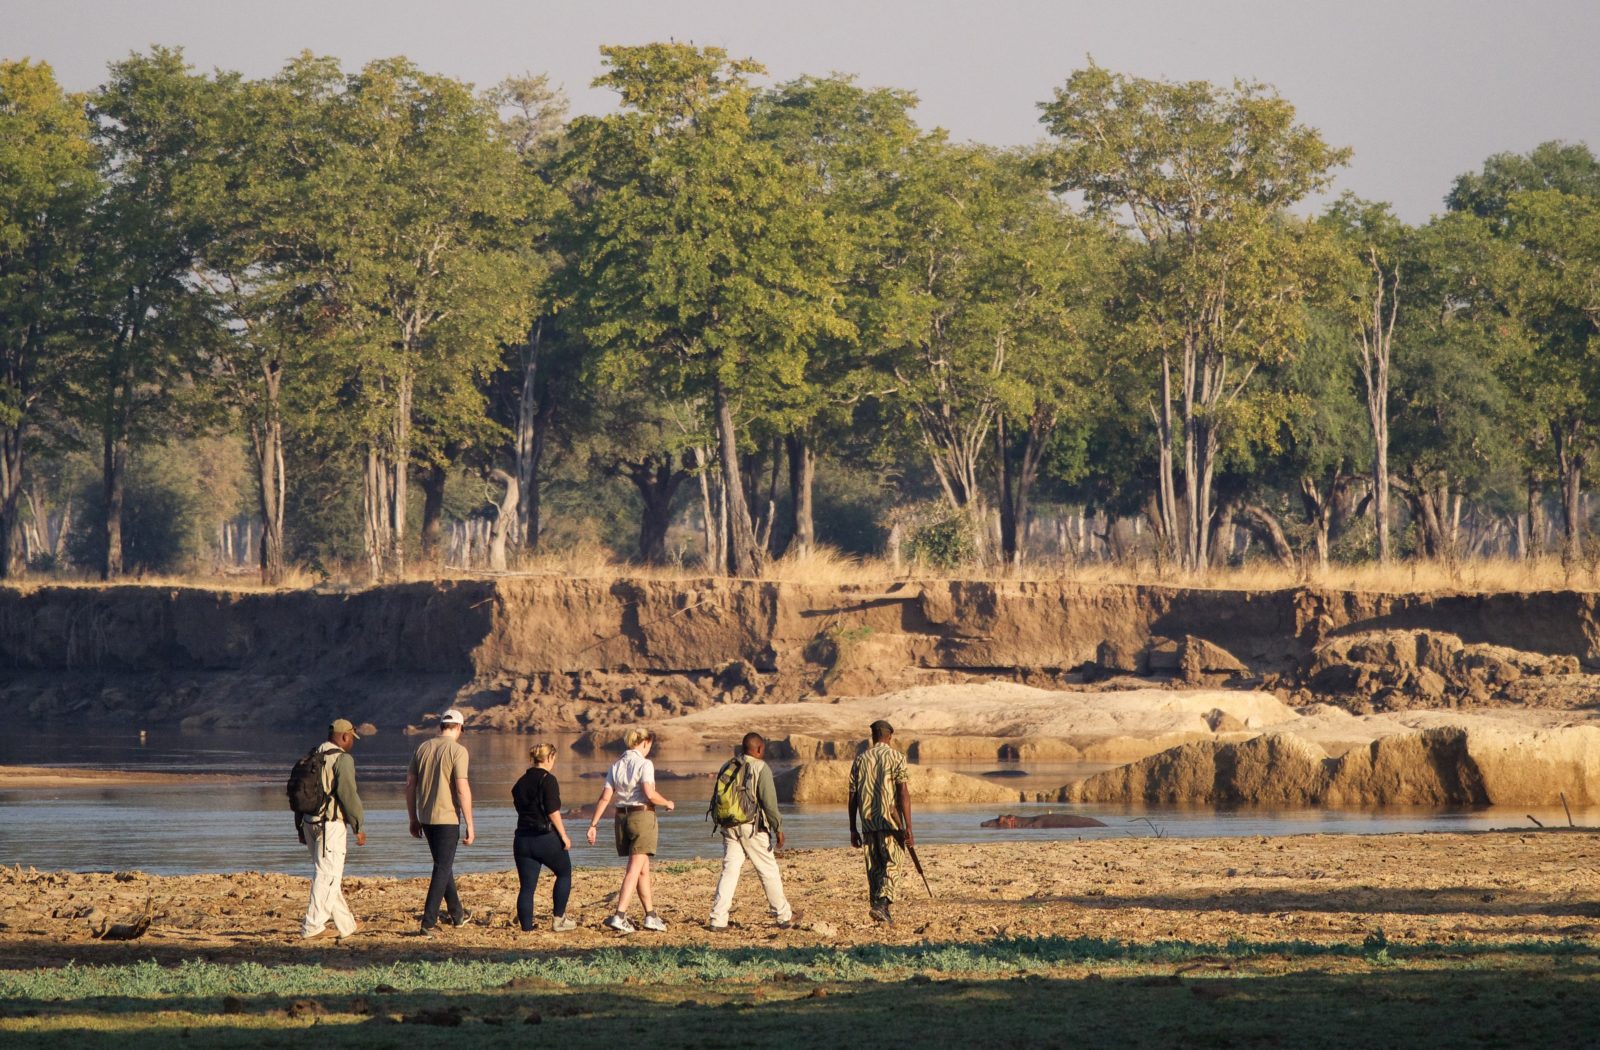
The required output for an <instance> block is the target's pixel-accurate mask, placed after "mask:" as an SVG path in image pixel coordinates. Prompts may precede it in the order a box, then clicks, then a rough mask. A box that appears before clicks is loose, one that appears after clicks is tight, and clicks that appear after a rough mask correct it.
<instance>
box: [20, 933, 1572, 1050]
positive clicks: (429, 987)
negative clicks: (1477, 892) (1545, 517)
mask: <svg viewBox="0 0 1600 1050" xmlns="http://www.w3.org/2000/svg"><path fill="white" fill-rule="evenodd" d="M1385 950H1386V951H1387V952H1388V953H1389V954H1388V957H1387V958H1386V959H1383V960H1375V959H1373V958H1372V953H1371V951H1370V949H1369V948H1368V947H1367V946H1365V945H1355V944H1341V945H1314V944H1307V943H1305V942H1297V941H1289V942H1281V943H1246V942H1234V943H1230V944H1224V945H1215V944H1202V943H1190V942H1185V941H1172V942H1162V943H1156V944H1149V945H1129V944H1121V943H1118V942H1115V941H1102V940H1095V939H1077V940H1068V939H1063V938H1039V939H1028V940H1001V941H995V942H990V943H987V944H976V945H908V946H885V945H876V946H863V947H858V948H852V949H848V950H843V951H834V950H832V949H828V948H807V949H801V948H787V949H759V948H741V949H710V948H682V949H636V950H634V949H624V950H618V949H606V950H602V951H597V952H593V953H588V954H573V955H569V956H561V957H542V958H541V957H531V958H530V957H521V958H514V959H505V960H497V961H487V960H479V961H472V962H456V961H451V960H437V961H426V962H424V961H418V962H408V963H403V964H397V965H393V966H369V967H360V968H356V969H351V970H338V969H329V968H324V967H320V966H279V967H265V966H259V965H254V964H238V965H218V964H212V963H202V962H191V963H185V964H183V965H180V966H177V967H171V968H167V967H161V966H158V965H156V964H154V963H142V964H134V965H131V966H109V967H89V968H85V967H70V966H69V967H63V968H61V969H58V970H38V971H25V972H12V973H7V974H4V975H0V996H3V997H4V1000H5V1004H6V1005H5V1007H4V1010H3V1012H0V1040H3V1041H4V1042H5V1044H6V1045H7V1046H8V1047H29V1048H32V1047H73V1048H77V1047H107V1048H115V1050H143V1048H145V1047H154V1046H168V1045H173V1043H175V1042H176V1041H178V1040H180V1039H181V1040H183V1042H182V1045H185V1046H200V1047H211V1046H216V1047H230V1048H233V1047H256V1046H274V1045H277V1046H283V1045H292V1044H293V1043H294V1042H295V1041H297V1040H303V1039H304V1038H306V1036H307V1035H309V1034H310V1033H305V1032H303V1030H304V1029H306V1028H308V1027H309V1026H311V1025H312V1024H315V1025H316V1032H315V1040H316V1042H317V1045H319V1046H350V1047H388V1046H397V1045H405V1046H407V1047H408V1048H412V1047H414V1048H421V1047H457V1046H460V1047H467V1046H471V1047H485V1046H487V1047H501V1046H505V1047H511V1046H525V1045H527V1044H528V1043H529V1042H530V1041H533V1042H545V1043H550V1044H552V1045H560V1046H563V1047H585V1046H617V1045H625V1044H630V1043H633V1042H637V1041H639V1040H641V1039H645V1040H647V1041H648V1043H649V1045H650V1046H652V1047H690V1046H693V1047H721V1046H751V1045H760V1046H781V1047H805V1048H814V1047H816V1046H819V1045H835V1044H842V1043H851V1044H855V1045H912V1044H916V1043H927V1044H928V1045H1012V1046H1059V1045H1064V1044H1067V1043H1071V1044H1074V1045H1099V1044H1111V1043H1114V1044H1116V1045H1131V1046H1158V1045H1159V1046H1174V1045H1190V1046H1193V1045H1239V1044H1248V1043H1258V1042H1264V1043H1267V1044H1270V1045H1292V1046H1308V1047H1340V1048H1345V1047H1352V1046H1366V1045H1375V1044H1378V1045H1465V1044H1469V1043H1470V1044H1483V1043H1487V1044H1491V1045H1493V1044H1502V1045H1523V1044H1530V1045H1532V1044H1536V1045H1552V1046H1555V1045H1577V1044H1578V1043H1581V1042H1583V1041H1584V1040H1586V1039H1588V1038H1589V1037H1590V1035H1591V1034H1592V1032H1593V1030H1594V1028H1593V1026H1594V1025H1595V1024H1596V1023H1597V1022H1600V996H1596V995H1595V994H1594V993H1595V991H1596V990H1597V981H1600V958H1597V956H1596V953H1595V950H1594V949H1593V948H1592V947H1589V946H1585V945H1580V944H1576V943H1573V942H1565V941H1558V942H1507V943H1502V944H1477V945H1472V946H1458V945H1417V946H1407V947H1401V946H1397V945H1394V944H1390V945H1388V946H1387V947H1386V949H1385ZM402 1023H403V1024H405V1027H404V1028H401V1027H396V1025H397V1024H402ZM530 1023H537V1024H539V1025H540V1026H541V1027H540V1028H539V1030H538V1031H537V1033H536V1036H537V1038H534V1036H535V1033H533V1032H530V1031H529V1029H528V1028H527V1027H526V1025H528V1024H530Z"/></svg>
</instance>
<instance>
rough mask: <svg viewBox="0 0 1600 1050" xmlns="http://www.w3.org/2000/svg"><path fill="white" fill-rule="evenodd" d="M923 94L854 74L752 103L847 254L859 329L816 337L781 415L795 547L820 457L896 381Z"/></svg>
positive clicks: (843, 293) (843, 285)
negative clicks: (893, 338) (898, 205)
mask: <svg viewBox="0 0 1600 1050" xmlns="http://www.w3.org/2000/svg"><path fill="white" fill-rule="evenodd" d="M915 105H916V98H915V96H913V95H912V94H910V93H909V92H905V91H897V90H894V89H890V88H865V87H861V86H860V85H858V84H856V83H855V82H854V78H852V77H847V76H841V75H834V76H830V77H809V76H808V77H800V78H798V79H796V80H792V81H789V82H788V83H785V84H780V85H778V86H777V87H776V88H774V89H773V90H772V91H769V92H766V93H764V94H762V95H761V96H759V97H758V98H757V99H756V102H755V113H754V118H753V119H754V123H755V129H756V133H757V134H758V135H759V136H761V137H762V138H763V139H765V140H767V141H769V142H771V143H772V144H773V146H774V147H775V148H776V149H777V150H778V152H779V153H780V154H781V155H782V157H783V159H784V161H785V162H786V163H788V164H790V165H791V166H794V167H797V168H801V169H803V170H805V171H807V172H808V173H809V174H810V176H811V177H810V178H809V179H808V180H807V182H806V183H805V187H806V190H807V192H808V193H809V194H810V196H811V199H812V201H813V203H814V204H815V206H816V207H818V208H820V209H821V211H822V213H823V215H824V216H825V217H826V221H827V224H828V227H829V228H830V229H831V230H832V231H834V233H835V235H836V236H838V237H839V238H840V241H841V244H842V248H843V251H844V256H843V264H842V279H841V280H840V281H839V284H838V291H839V295H840V299H839V304H838V309H839V312H840V313H841V314H842V315H843V316H844V317H845V318H846V319H848V320H849V322H850V324H851V326H852V328H853V329H854V330H853V331H850V332H845V333H842V334H840V335H837V336H827V335H824V336H822V337H820V338H818V339H817V340H816V343H815V345H814V346H813V347H812V348H811V350H810V353H809V354H808V355H807V359H806V369H805V380H804V382H803V383H802V384H801V385H800V386H799V387H798V388H797V389H796V390H795V391H794V392H793V393H794V396H793V399H792V401H791V402H790V404H789V405H787V406H786V411H785V412H783V413H782V415H781V418H780V419H778V420H776V421H775V422H776V424H777V427H778V429H780V430H782V431H783V434H782V437H783V443H784V448H785V451H786V453H787V456H788V466H789V470H788V480H789V510H790V521H789V543H788V549H789V550H792V551H796V552H804V551H807V550H810V549H811V547H812V546H813V545H814V544H815V542H816V523H815V521H814V510H813V504H814V501H813V498H812V487H813V484H814V480H815V476H816V461H817V456H818V453H819V451H824V450H827V449H829V448H836V447H838V444H839V442H840V441H841V439H842V438H843V437H844V434H845V432H847V431H848V430H849V429H850V428H851V426H852V425H853V423H854V417H855V411H854V410H855V408H856V406H857V405H859V404H860V403H861V401H862V399H863V398H864V397H867V396H869V395H871V394H873V393H875V392H882V391H886V390H888V389H889V388H890V387H891V386H892V385H893V379H892V376H890V374H889V367H888V364H887V362H886V361H885V360H884V356H885V355H884V352H883V351H884V340H883V339H882V338H881V334H882V333H881V332H880V331H879V328H880V326H881V324H882V323H883V322H884V320H885V317H884V312H883V311H882V310H880V309H879V304H880V302H881V295H882V291H883V285H884V283H885V282H886V281H892V280H894V277H893V275H892V273H893V271H892V268H891V265H890V264H891V262H892V255H893V253H894V252H895V248H896V233H895V211H894V207H893V203H894V196H895V193H896V191H897V189H898V187H899V186H900V185H901V182H902V180H903V178H904V177H905V174H906V172H907V170H908V167H909V165H910V163H911V162H912V157H913V148H914V146H915V145H916V143H917V141H918V138H919V137H920V136H919V132H918V130H917V127H916V124H915V123H914V122H913V120H912V118H911V110H912V108H913V107H914V106H915Z"/></svg>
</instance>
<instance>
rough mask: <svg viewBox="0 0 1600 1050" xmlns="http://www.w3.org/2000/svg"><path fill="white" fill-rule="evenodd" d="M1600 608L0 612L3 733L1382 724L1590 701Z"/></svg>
mask: <svg viewBox="0 0 1600 1050" xmlns="http://www.w3.org/2000/svg"><path fill="white" fill-rule="evenodd" d="M1596 606H1597V596H1596V595H1595V594H1593V593H1585V592H1570V591H1567V592H1540V593H1532V594H1435V595H1399V594H1377V593H1356V592H1330V591H1322V590H1312V589H1293V590H1278V591H1258V592H1252V591H1227V590H1202V589H1192V588H1171V587H1158V586H1131V585H1092V586H1090V585H1079V584H1072V583H1055V582H1007V583H990V582H963V581H921V582H915V581H899V582H894V583H887V584H884V585H883V586H881V587H866V586H823V585H817V586H811V585H805V584H796V583H778V582H762V581H746V580H721V579H703V580H683V581H656V580H638V579H626V578H624V579H597V578H567V577H511V578H500V579H495V580H482V581H478V580H469V581H438V582H433V583H411V584H403V585H396V586H391V587H382V588H376V589H373V590H367V591H360V592H352V593H332V592H315V591H297V592H282V593H276V594H260V593H228V592H218V591H209V590H189V589H173V588H157V587H140V586H128V587H113V588H101V589H95V588H79V587H73V588H67V587H61V588H42V589H38V590H33V591H29V592H26V593H22V592H17V591H0V675H3V678H0V711H3V712H4V713H5V714H6V715H7V716H10V717H13V718H15V717H29V718H37V719H45V720H51V721H65V720H68V719H72V720H77V721H78V722H80V723H83V724H88V725H94V724H99V725H122V726H146V725H162V724H179V725H183V726H185V727H186V728H193V729H205V728H210V727H227V728H235V727H243V726H257V725H273V726H280V727H290V726H293V727H307V728H310V727H315V726H317V725H318V724H321V723H324V722H325V721H326V719H327V717H328V715H329V712H330V711H337V712H339V713H340V714H343V715H345V716H347V717H350V718H352V719H355V720H356V721H366V722H372V723H374V724H376V725H378V726H379V727H382V728H397V727H399V726H401V725H406V724H413V723H417V722H419V721H421V720H423V719H425V717H426V716H427V714H428V713H430V712H437V711H439V710H441V709H443V708H444V707H446V706H448V705H451V704H458V705H460V706H464V707H466V708H469V709H470V710H471V712H472V717H471V723H472V724H473V725H474V726H478V727H484V728H500V729H513V730H523V731H537V730H554V729H584V728H599V727H604V726H610V725H617V724H620V723H624V722H629V721H638V720H643V719H660V718H665V717H671V716H674V715H681V714H685V713H687V712H691V711H696V710H700V709H703V708H707V707H711V706H714V705H716V704H719V703H752V702H753V703H778V702H787V701H793V700H798V699H803V698H806V697H814V696H827V697H834V696H840V695H851V696H866V695H874V694H879V693H883V692H886V691H889V690H893V689H899V688H905V687H909V686H917V685H928V684H937V683H941V682H961V681H974V680H985V681H987V680H993V679H1001V680H1010V681H1017V682H1023V683H1028V684H1032V685H1038V686H1044V687H1048V688H1060V689H1086V688H1095V689H1105V688H1126V687H1128V686H1129V685H1133V684H1143V685H1147V686H1148V685H1152V684H1153V685H1158V686H1166V687H1179V688H1185V687H1187V688H1196V687H1213V688H1214V687H1226V688H1256V689H1267V690H1271V691H1273V692H1276V693H1277V694H1278V695H1279V696H1281V697H1283V698H1284V699H1286V700H1289V701H1291V702H1304V701H1309V700H1312V699H1333V700H1335V701H1338V702H1343V703H1347V704H1349V705H1352V706H1354V707H1355V708H1357V709H1361V708H1362V707H1363V706H1364V707H1365V708H1367V709H1372V708H1374V707H1375V708H1376V709H1378V710H1386V709H1393V708H1397V707H1408V706H1410V707H1414V706H1440V707H1455V706H1463V705H1465V706H1472V705H1497V704H1517V705H1524V704H1537V705H1540V706H1573V705H1576V704H1579V703H1583V702H1590V701H1592V699H1593V697H1594V689H1593V686H1594V684H1595V682H1596V679H1595V678H1594V676H1593V675H1591V674H1589V673H1587V672H1590V671H1593V670H1596V669H1600V615H1597V608H1596ZM1356 636H1361V638H1362V639H1363V642H1362V644H1361V645H1353V644H1351V643H1350V641H1349V640H1350V639H1352V638H1355V637H1356ZM1441 637H1443V638H1445V640H1446V641H1445V642H1444V643H1441V642H1440V638H1441ZM1340 639H1344V640H1345V641H1344V642H1343V643H1339V640H1340ZM1336 643H1339V644H1336ZM1474 647H1477V648H1474ZM1397 653H1398V654H1400V655H1399V656H1396V654H1397ZM1401 657H1405V659H1401ZM1552 657H1553V658H1556V659H1553V660H1552V659H1546V658H1552ZM1375 659H1376V660H1380V661H1381V662H1379V663H1374V662H1373V661H1374V660H1375ZM1534 682H1536V683H1538V688H1536V689H1530V688H1529V683H1534Z"/></svg>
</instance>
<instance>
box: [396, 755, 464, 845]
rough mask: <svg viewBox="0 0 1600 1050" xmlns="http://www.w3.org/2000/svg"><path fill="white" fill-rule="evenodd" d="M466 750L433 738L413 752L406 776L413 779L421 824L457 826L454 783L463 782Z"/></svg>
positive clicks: (458, 819)
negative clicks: (415, 779) (415, 785)
mask: <svg viewBox="0 0 1600 1050" xmlns="http://www.w3.org/2000/svg"><path fill="white" fill-rule="evenodd" d="M467 761H468V760H467V749H466V748H464V747H462V746H461V743H460V741H457V740H451V739H450V738H449V737H447V736H436V737H434V738H433V739H432V740H429V741H428V742H427V743H425V744H423V745H422V746H421V747H419V748H417V753H416V754H414V755H412V756H411V768H410V769H409V770H408V772H409V773H410V774H411V775H412V776H414V777H416V778H417V819H418V820H419V821H421V822H422V823H424V824H457V823H460V820H461V818H460V817H459V816H457V815H456V793H455V788H456V781H457V780H465V779H467Z"/></svg>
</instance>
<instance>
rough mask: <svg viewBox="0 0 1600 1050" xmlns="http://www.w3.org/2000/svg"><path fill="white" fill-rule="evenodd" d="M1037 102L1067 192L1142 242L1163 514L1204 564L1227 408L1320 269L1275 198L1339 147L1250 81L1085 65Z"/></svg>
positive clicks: (1298, 189)
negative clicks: (1223, 82)
mask: <svg viewBox="0 0 1600 1050" xmlns="http://www.w3.org/2000/svg"><path fill="white" fill-rule="evenodd" d="M1041 108H1042V110H1043V117H1042V121H1043V123H1044V124H1045V126H1046V127H1047V128H1048V129H1049V130H1050V132H1051V133H1052V134H1053V135H1055V136H1056V138H1057V140H1058V142H1057V154H1056V164H1057V169H1056V170H1057V171H1058V175H1059V178H1060V180H1061V183H1062V186H1063V188H1065V189H1070V190H1076V191H1079V192H1082V193H1083V194H1084V197H1085V199H1086V201H1087V202H1088V204H1089V206H1090V207H1091V208H1092V209H1094V210H1095V211H1097V212H1100V213H1103V214H1107V215H1111V216H1115V217H1117V218H1118V219H1120V220H1121V221H1122V222H1124V223H1125V224H1126V226H1127V227H1128V228H1129V229H1130V230H1131V231H1132V232H1133V233H1134V234H1135V235H1136V236H1137V237H1138V238H1139V239H1140V240H1141V241H1142V242H1143V245H1144V249H1145V250H1144V252H1143V255H1142V258H1141V259H1140V260H1139V262H1138V264H1137V266H1136V268H1135V269H1134V270H1133V271H1132V279H1133V281H1134V282H1135V287H1134V288H1133V290H1132V292H1131V294H1132V296H1133V299H1134V302H1135V303H1137V304H1138V308H1137V309H1136V311H1135V318H1134V324H1133V328H1132V331H1133V333H1134V334H1136V335H1137V336H1138V338H1139V340H1140V341H1141V342H1142V343H1143V345H1144V347H1145V349H1146V350H1147V351H1148V355H1147V360H1148V364H1147V366H1146V367H1147V369H1148V371H1149V372H1150V373H1151V374H1152V376H1153V378H1154V380H1155V385H1156V387H1157V396H1156V399H1155V412H1154V416H1155V423H1156V428H1157V437H1158V452H1159V458H1158V469H1159V484H1160V488H1159V493H1158V497H1159V499H1158V503H1159V507H1160V514H1161V521H1160V524H1161V526H1162V531H1163V533H1164V535H1165V537H1166V538H1167V540H1168V542H1169V543H1172V544H1173V545H1174V548H1175V552H1176V553H1177V554H1178V555H1179V557H1180V558H1181V560H1182V562H1183V564H1184V565H1186V566H1189V567H1191V568H1193V567H1199V566H1203V565H1205V564H1206V563H1207V560H1208V559H1207V544H1208V537H1209V532H1210V526H1211V519H1212V513H1213V507H1212V492H1211V486H1212V478H1213V475H1214V472H1215V467H1216V460H1217V455H1218V453H1219V451H1220V449H1221V446H1222V443H1223V441H1224V440H1225V439H1226V438H1227V437H1228V434H1227V431H1228V429H1229V427H1230V426H1233V425H1235V424H1236V423H1238V422H1239V421H1240V417H1241V414H1240V413H1237V412H1235V407H1236V406H1237V405H1238V404H1239V403H1240V399H1241V398H1242V397H1243V396H1244V395H1245V393H1246V391H1247V389H1248V386H1249V382H1250V378H1251V376H1252V375H1253V373H1254V372H1255V370H1256V369H1257V368H1258V367H1259V366H1260V365H1262V364H1263V363H1268V362H1271V361H1275V360H1278V359H1280V358H1281V357H1282V356H1283V355H1284V354H1285V353H1287V352H1288V349H1289V348H1290V347H1291V346H1293V345H1294V343H1295V342H1296V340H1297V339H1299V338H1300V336H1301V335H1302V332H1303V325H1304V312H1303V309H1302V303H1303V302H1304V300H1305V297H1306V294H1307V292H1308V290H1309V287H1310V285H1311V284H1312V283H1313V276H1314V274H1315V273H1316V272H1317V270H1318V269H1319V265H1320V264H1319V262H1318V260H1316V259H1315V255H1316V240H1315V238H1314V237H1312V236H1311V235H1310V231H1308V230H1307V229H1306V228H1305V227H1304V226H1303V225H1302V224H1299V223H1296V222H1293V221H1290V220H1287V219H1286V218H1285V216H1284V210H1285V208H1286V207H1287V206H1288V205H1291V204H1293V203H1295V202H1296V201H1299V200H1301V199H1303V198H1304V197H1305V196H1306V195H1307V194H1309V193H1312V192H1314V191H1316V190H1318V189H1320V188H1322V187H1323V186H1325V185H1326V184H1327V182H1328V180H1329V178H1330V174H1331V172H1332V170H1333V169H1334V168H1335V167H1337V166H1338V165H1340V164H1342V163H1343V162H1344V161H1345V159H1346V157H1347V156H1348V151H1345V150H1340V149H1335V148H1333V147H1330V146H1329V145H1328V144H1327V143H1326V142H1324V141H1323V140H1322V137H1321V135H1320V134H1318V133H1317V132H1316V130H1314V129H1312V128H1308V127H1306V126H1304V125H1300V124H1296V123H1295V122H1294V108H1293V107H1292V106H1291V105H1289V103H1288V102H1286V101H1284V100H1283V99H1282V98H1280V97H1278V96H1277V95H1276V94H1273V93H1272V92H1270V91H1268V90H1267V89H1265V88H1263V87H1261V86H1260V85H1256V84H1249V83H1240V84H1236V85H1235V86H1234V87H1233V89H1232V90H1226V89H1219V88H1217V87H1215V86H1214V85H1211V84H1208V83H1204V82H1189V83H1170V82H1165V81H1158V80H1147V79H1143V78H1138V77H1127V76H1122V75H1119V74H1113V73H1111V72H1109V71H1107V70H1105V69H1102V68H1100V67H1098V66H1092V65H1091V66H1090V67H1088V68H1086V69H1082V70H1079V71H1077V72H1075V73H1074V74H1072V76H1071V77H1070V78H1069V79H1068V80H1067V83H1066V85H1065V86H1064V87H1062V88H1060V89H1058V90H1057V91H1056V93H1055V97H1054V98H1053V99H1052V100H1051V101H1050V102H1047V103H1044V104H1043V105H1042V106H1041ZM1244 415H1246V416H1248V414H1244ZM1180 456H1181V457H1182V462H1183V479H1184V493H1183V499H1182V500H1180V499H1179V497H1178V492H1177V486H1176V479H1175V473H1176V462H1177V460H1178V458H1179V457H1180ZM1180 514H1181V516H1182V520H1181V521H1180Z"/></svg>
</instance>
